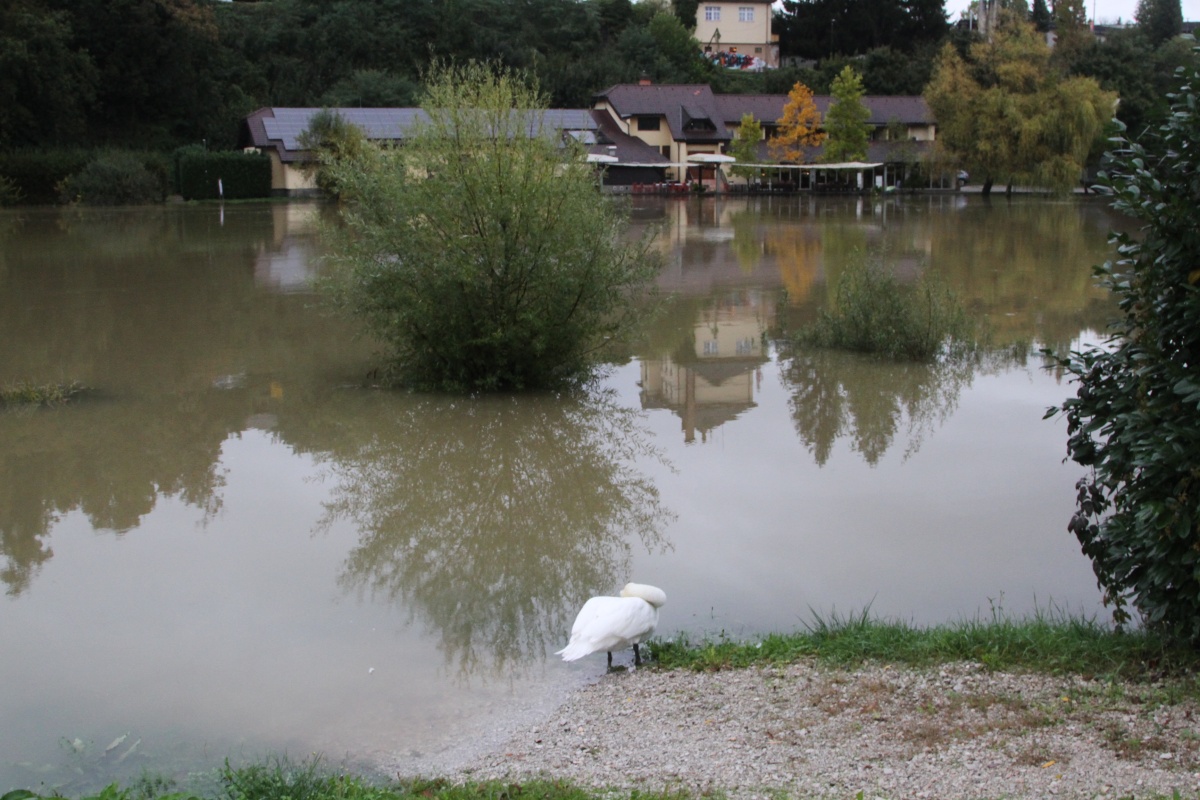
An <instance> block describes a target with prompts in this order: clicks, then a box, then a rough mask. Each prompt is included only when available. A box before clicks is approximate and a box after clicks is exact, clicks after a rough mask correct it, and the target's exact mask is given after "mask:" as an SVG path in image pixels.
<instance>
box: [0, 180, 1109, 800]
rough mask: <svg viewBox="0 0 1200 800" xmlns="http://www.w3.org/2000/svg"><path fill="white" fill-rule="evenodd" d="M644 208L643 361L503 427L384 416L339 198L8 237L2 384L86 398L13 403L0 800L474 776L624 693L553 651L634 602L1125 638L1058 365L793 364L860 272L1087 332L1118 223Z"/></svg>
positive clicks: (406, 402)
mask: <svg viewBox="0 0 1200 800" xmlns="http://www.w3.org/2000/svg"><path fill="white" fill-rule="evenodd" d="M635 202H636V207H635V208H634V209H633V214H634V219H635V221H636V223H637V225H638V226H639V227H642V226H648V225H653V226H663V227H662V230H661V232H660V233H659V245H658V246H659V247H661V249H662V251H663V254H664V256H665V259H666V266H665V268H664V271H663V273H662V275H661V277H660V280H659V283H660V286H661V288H662V289H663V290H664V293H665V295H666V296H667V298H668V300H667V302H666V304H665V308H664V309H663V312H662V314H661V315H660V316H658V317H657V318H656V320H655V323H654V325H653V326H652V327H651V329H650V331H649V335H648V337H647V339H646V341H644V342H642V343H640V344H639V345H637V346H636V347H634V349H633V350H632V351H631V352H630V353H629V357H628V358H627V359H626V360H624V361H623V363H620V364H617V365H615V366H614V367H613V369H612V371H611V373H610V374H608V375H607V376H606V377H605V378H604V379H603V381H602V383H601V385H600V386H598V387H597V388H595V389H594V390H593V391H591V392H589V393H587V394H586V395H583V396H578V397H568V396H557V395H546V396H521V397H500V398H482V399H464V398H454V397H441V396H427V395H419V394H410V393H402V392H386V391H377V390H370V389H364V388H361V386H362V383H363V378H364V376H366V375H367V374H368V373H369V372H370V370H371V369H372V366H373V364H374V359H373V355H374V354H373V348H372V346H371V345H370V343H369V342H365V341H362V340H360V339H357V338H356V337H355V335H354V334H355V331H354V328H353V326H352V325H351V324H348V323H347V322H346V321H344V320H342V319H339V318H338V317H336V316H333V315H331V314H329V313H328V312H327V310H326V309H325V308H323V307H322V306H321V304H320V302H319V298H318V297H317V296H316V295H315V294H313V292H312V290H311V280H312V278H313V277H314V275H316V274H317V273H318V271H319V265H318V261H317V259H316V252H317V242H316V238H315V222H316V220H317V218H318V217H319V216H320V215H321V213H323V211H322V209H321V208H320V207H319V206H316V205H312V204H302V203H293V204H262V205H234V206H227V207H225V208H220V207H218V206H207V205H206V206H187V207H165V208H144V209H120V210H74V209H72V210H58V209H35V210H22V211H15V212H14V211H6V212H2V213H0V384H11V383H14V382H18V381H25V382H33V383H40V382H50V381H72V380H75V381H80V382H82V383H83V384H85V385H87V386H88V387H91V388H92V391H91V392H90V393H89V394H88V395H87V396H86V397H85V398H84V399H82V400H81V401H79V402H78V403H74V404H71V405H68V406H65V407H60V408H54V409H41V410H29V409H22V410H9V411H7V412H0V582H2V584H3V589H4V592H5V596H4V597H3V599H0V641H3V643H4V657H3V658H2V659H0V792H3V791H5V790H8V789H11V788H17V787H26V788H34V789H40V790H43V791H49V790H51V789H56V788H57V789H60V790H62V791H64V792H65V793H68V794H78V793H79V792H80V791H84V790H91V789H95V788H96V787H97V786H101V785H103V784H104V783H106V782H108V781H109V780H113V779H121V780H126V781H128V780H131V779H132V778H134V777H136V776H137V775H139V774H141V773H142V771H143V770H147V771H149V772H151V773H161V774H165V775H168V776H171V777H173V778H175V779H178V780H181V781H184V782H188V781H196V780H203V779H204V777H205V776H211V775H212V771H213V770H214V769H215V768H218V767H219V766H220V765H221V764H222V763H223V762H224V760H225V759H226V758H228V759H230V760H231V761H232V762H233V763H238V762H239V761H241V760H244V759H258V758H261V757H263V755H264V754H266V753H272V752H273V753H286V754H288V755H289V756H292V757H306V756H308V755H309V754H311V753H321V754H323V756H324V757H325V758H326V759H327V760H329V761H333V762H341V761H343V760H347V761H353V762H355V763H366V764H372V765H377V766H380V767H381V768H382V769H384V770H386V771H389V772H391V773H392V774H395V773H396V772H413V771H417V770H422V769H430V768H432V767H435V766H439V765H453V764H455V763H459V762H460V761H461V760H462V759H464V758H467V757H469V756H470V755H471V753H473V752H476V751H477V750H478V749H479V748H481V747H486V746H488V745H489V744H491V743H494V742H495V741H497V740H498V738H499V737H502V736H503V735H504V733H505V731H507V730H509V729H511V727H512V726H513V725H514V724H515V723H516V722H517V721H518V720H520V719H521V718H523V717H527V716H530V715H536V714H538V713H540V712H542V711H544V710H546V709H548V708H550V707H552V705H553V704H554V703H555V702H556V701H557V700H558V699H559V698H561V697H562V695H563V693H565V692H566V691H568V690H569V689H570V688H572V687H574V686H577V685H578V684H579V683H580V682H581V681H584V680H588V679H591V678H594V677H595V676H596V675H598V674H599V673H600V672H602V670H603V663H604V657H603V655H599V656H594V657H591V658H589V659H585V660H583V661H581V662H577V663H574V664H571V665H566V664H563V663H561V662H560V661H558V660H557V659H556V658H555V657H554V656H553V654H552V653H553V651H554V650H556V649H558V648H560V647H561V646H562V645H563V644H564V643H565V639H566V634H567V632H568V630H569V628H570V624H571V620H572V618H573V616H574V613H575V610H576V609H577V608H578V606H579V604H580V603H581V602H582V601H583V600H584V599H585V598H586V597H588V596H589V595H591V594H596V593H614V592H615V591H616V590H617V589H619V587H620V586H621V585H622V584H623V583H624V582H625V581H627V580H638V581H641V582H647V583H653V584H656V585H658V586H661V587H663V588H664V589H665V590H666V592H667V595H668V598H669V602H668V605H667V606H665V607H664V609H663V612H662V621H661V627H660V633H662V634H664V635H667V636H672V635H675V634H677V633H680V632H687V633H688V634H689V635H692V636H693V637H698V636H703V635H727V636H732V637H753V636H757V635H759V634H763V633H766V632H771V631H789V630H795V629H797V628H800V627H801V626H803V625H804V624H805V623H806V622H810V621H811V620H812V619H813V614H819V615H824V616H827V617H828V616H830V615H842V614H854V613H857V612H860V611H862V610H863V609H865V608H868V607H869V608H870V611H871V613H872V614H874V615H877V616H880V617H888V618H897V619H902V620H908V621H911V622H914V623H918V624H927V623H939V622H945V621H953V620H959V619H964V618H974V617H977V616H983V617H987V616H989V615H991V614H992V613H1000V612H1003V613H1011V614H1016V615H1021V614H1027V613H1030V612H1033V611H1035V610H1039V609H1040V610H1052V609H1058V610H1065V611H1069V612H1072V613H1083V614H1098V615H1103V610H1102V608H1101V605H1100V597H1099V592H1098V590H1097V589H1096V586H1095V581H1094V579H1093V577H1092V574H1091V569H1090V566H1089V564H1088V563H1087V561H1086V560H1085V559H1084V558H1083V556H1082V555H1080V553H1079V550H1078V546H1077V545H1076V543H1075V542H1074V539H1073V538H1072V537H1071V535H1070V534H1068V533H1067V531H1066V523H1067V521H1068V519H1069V517H1070V515H1071V511H1072V508H1073V488H1072V487H1073V485H1074V482H1075V481H1076V480H1077V478H1078V477H1079V470H1078V468H1076V467H1075V466H1074V465H1072V464H1064V463H1063V462H1062V459H1063V455H1064V453H1065V429H1064V425H1063V423H1062V421H1061V420H1057V419H1052V420H1043V419H1042V417H1043V413H1044V411H1045V409H1046V408H1047V407H1048V406H1051V405H1053V404H1056V403H1058V402H1060V401H1061V400H1062V399H1063V398H1064V397H1066V396H1067V395H1068V394H1069V392H1070V388H1069V385H1068V384H1067V383H1066V382H1064V381H1063V380H1062V379H1061V378H1060V377H1058V376H1056V375H1054V374H1053V373H1051V372H1048V371H1046V370H1045V369H1044V368H1043V363H1042V360H1041V358H1040V357H1039V356H1037V355H1029V356H1027V357H1012V356H1011V355H1010V356H1008V357H994V358H989V359H985V360H983V361H981V362H980V363H979V364H975V365H970V366H957V367H945V366H944V367H927V366H914V365H903V366H897V365H887V364H881V363H878V362H875V361H873V360H871V359H867V358H862V357H856V356H849V355H842V354H836V353H823V352H805V353H794V354H786V355H782V356H781V354H780V350H779V349H778V347H777V346H776V342H777V341H778V340H777V335H778V332H779V331H781V330H786V329H788V328H791V327H794V326H795V325H798V324H802V323H804V322H805V321H807V320H810V319H812V318H813V316H814V315H815V314H816V313H817V312H818V311H819V309H820V308H821V307H822V306H823V305H824V303H825V302H826V298H827V295H828V294H829V292H830V286H831V282H832V281H834V280H836V277H837V275H838V273H839V271H840V270H842V269H844V268H845V265H846V264H847V263H849V262H850V261H851V260H852V259H854V258H857V257H861V256H860V255H859V254H861V253H862V252H864V251H869V252H876V253H879V254H881V255H880V257H881V258H884V259H885V260H886V261H887V262H888V263H890V264H892V265H893V266H894V267H895V268H896V269H897V271H898V273H899V274H900V275H901V276H904V277H915V276H916V275H917V274H919V273H920V272H921V271H922V270H925V269H935V270H937V271H939V272H940V273H941V274H942V275H944V276H945V277H946V279H947V280H948V281H949V282H950V283H951V285H952V286H953V287H954V288H955V290H956V291H957V292H958V293H959V295H960V296H961V297H962V298H963V299H964V301H965V302H966V303H967V304H968V307H969V309H970V310H971V313H972V314H973V315H975V316H977V317H978V318H979V319H980V320H981V321H984V322H986V323H987V325H988V326H989V328H990V329H991V330H992V332H993V335H994V336H995V337H996V340H997V341H1019V342H1023V343H1025V345H1026V346H1027V347H1029V348H1035V347H1038V346H1042V345H1047V346H1050V347H1054V348H1057V349H1059V350H1060V351H1061V350H1064V349H1066V348H1069V347H1072V346H1078V344H1079V342H1080V341H1097V340H1098V339H1099V338H1100V336H1101V334H1100V333H1099V332H1100V331H1102V330H1103V326H1104V324H1105V322H1106V320H1107V318H1108V317H1109V316H1110V314H1111V313H1112V308H1111V306H1110V305H1109V303H1108V301H1107V298H1106V297H1105V296H1104V294H1103V293H1102V292H1100V291H1099V290H1097V289H1096V288H1095V287H1094V286H1093V283H1092V279H1091V266H1092V265H1094V264H1097V263H1100V262H1102V261H1104V260H1105V259H1106V258H1107V257H1108V246H1107V244H1106V233H1107V231H1108V229H1109V228H1110V227H1112V226H1113V225H1115V224H1117V223H1116V221H1115V220H1114V219H1113V218H1111V217H1110V215H1109V214H1108V212H1107V210H1106V209H1105V208H1104V207H1103V206H1102V205H1100V204H1098V203H1095V202H1089V201H1087V200H1078V199H1077V200H1062V201H1054V200H1045V199H1035V198H1018V199H1014V200H1012V201H1011V202H1010V201H1008V200H1005V199H1004V198H998V199H994V200H993V201H992V202H991V203H990V204H989V203H985V202H983V201H982V200H981V199H980V198H978V197H970V198H968V197H963V196H938V197H916V198H888V199H884V200H865V199H864V200H859V199H846V198H733V197H725V198H713V197H708V198H684V199H676V198H669V199H665V198H654V197H646V198H637V199H636V201H635ZM1031 352H1032V350H1031ZM621 658H623V659H626V660H627V659H628V656H627V655H624V654H623V655H621Z"/></svg>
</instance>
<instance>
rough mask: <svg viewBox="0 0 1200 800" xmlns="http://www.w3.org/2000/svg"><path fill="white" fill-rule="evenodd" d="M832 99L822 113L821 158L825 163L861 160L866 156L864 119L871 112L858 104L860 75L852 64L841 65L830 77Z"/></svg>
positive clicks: (865, 123)
mask: <svg viewBox="0 0 1200 800" xmlns="http://www.w3.org/2000/svg"><path fill="white" fill-rule="evenodd" d="M831 94H832V95H833V101H832V104H831V105H830V106H829V111H827V112H826V113H825V133H826V134H827V135H828V136H829V138H828V140H826V142H825V152H824V153H823V154H822V158H821V160H822V161H824V162H825V163H827V164H837V163H840V162H843V161H862V160H863V159H865V158H866V157H867V141H868V139H867V136H868V133H869V131H870V128H869V127H868V126H867V120H869V119H870V118H871V112H870V111H869V110H868V109H867V107H866V106H864V105H863V104H862V97H863V84H862V76H860V75H859V74H858V73H857V72H855V71H854V68H853V67H850V66H847V67H844V68H843V69H842V71H841V73H839V74H838V76H837V77H836V78H834V79H833V86H832V92H831Z"/></svg>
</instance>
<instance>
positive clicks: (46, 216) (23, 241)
mask: <svg viewBox="0 0 1200 800" xmlns="http://www.w3.org/2000/svg"><path fill="white" fill-rule="evenodd" d="M305 208H306V207H305V206H303V205H295V206H289V207H288V208H286V209H285V208H282V207H280V206H257V207H249V206H238V207H234V208H231V209H229V210H228V211H227V212H226V213H224V214H223V215H222V214H221V212H219V211H218V210H217V209H215V208H211V207H209V208H193V207H174V206H171V207H163V208H158V209H144V208H141V209H95V210H93V209H66V210H58V209H49V210H48V209H31V210H27V211H22V212H21V215H20V216H19V217H15V216H9V215H7V214H6V215H4V216H0V220H6V219H7V220H11V219H17V220H18V221H19V224H17V225H16V228H15V229H14V230H13V231H11V232H10V233H9V235H8V236H7V238H6V239H5V240H4V247H3V248H2V250H3V256H2V257H3V262H2V264H0V342H3V343H4V346H3V347H2V348H0V351H2V357H0V383H7V382H16V381H28V382H32V383H38V382H54V381H61V380H78V381H80V382H81V383H83V384H84V385H86V386H88V387H90V388H91V389H92V390H94V391H92V392H90V393H88V394H86V395H84V396H83V397H82V398H80V399H78V400H75V401H73V402H71V403H69V404H68V405H66V406H63V407H59V408H54V409H17V410H9V411H3V412H0V559H3V560H4V562H5V563H3V564H2V565H0V566H2V568H0V580H2V581H3V582H4V583H5V585H6V588H7V591H8V593H9V594H19V593H20V592H23V591H24V590H25V589H27V588H28V587H29V585H30V582H31V581H32V579H33V577H34V575H35V574H36V573H37V570H38V568H39V567H40V565H42V564H44V563H45V562H46V561H47V560H48V559H49V558H50V557H51V556H52V551H51V550H50V548H49V547H48V545H47V543H46V537H47V536H48V535H49V533H50V531H51V529H52V527H53V525H54V523H55V522H56V521H57V520H58V519H60V518H61V517H63V516H65V515H67V514H70V513H75V512H78V513H82V514H84V515H85V516H86V517H87V518H88V520H89V522H90V523H91V525H92V526H93V527H94V528H96V529H100V530H109V531H116V532H123V531H128V530H131V529H132V528H134V527H136V526H137V525H138V524H139V523H140V521H141V519H142V518H143V517H144V516H145V515H146V514H148V513H149V512H151V511H152V510H153V509H154V508H155V506H156V504H157V503H158V500H159V498H162V497H175V498H178V499H179V500H181V501H183V502H185V503H188V504H191V505H193V506H195V507H196V508H198V509H199V510H200V512H201V514H202V515H203V516H204V517H208V516H211V515H212V514H213V513H215V512H216V511H217V509H219V508H220V503H221V498H220V488H221V484H222V476H221V472H220V467H219V457H220V452H221V445H222V443H223V442H224V441H225V440H226V439H227V438H228V437H229V436H230V434H232V433H234V432H236V431H240V430H243V429H244V428H245V427H246V424H247V419H249V418H251V417H253V416H254V415H255V414H258V413H262V412H268V413H274V412H277V411H279V406H280V405H281V404H282V403H283V402H284V401H282V400H281V399H280V398H277V397H275V396H274V393H273V391H272V390H271V389H270V388H269V387H270V386H271V384H272V382H273V381H274V382H276V383H277V384H278V385H279V386H280V387H281V392H282V387H284V386H286V389H287V401H286V402H287V403H289V404H294V403H296V402H297V401H298V400H300V398H301V396H302V394H303V392H302V391H298V386H297V381H294V380H292V379H291V377H292V376H293V375H294V374H296V372H298V373H299V374H301V375H308V374H310V372H311V371H312V370H313V369H315V368H316V367H315V366H314V365H319V364H328V363H331V362H334V363H345V364H353V363H355V361H354V358H355V357H359V358H361V356H359V352H360V350H359V348H358V347H355V348H353V351H352V352H353V353H354V355H353V356H351V357H347V356H346V353H347V352H348V351H349V350H350V348H349V347H348V346H347V344H346V342H348V341H349V336H348V335H347V333H346V331H345V329H343V328H342V327H340V326H339V323H337V322H336V321H334V320H331V319H330V318H327V317H323V316H321V315H319V314H316V313H314V311H313V310H312V309H311V308H310V304H311V298H306V297H301V296H282V295H278V294H272V293H264V292H262V291H260V290H259V288H258V287H256V286H255V283H254V274H253V265H254V263H255V260H256V258H257V257H258V256H260V255H261V254H263V253H267V254H270V253H274V252H278V251H280V250H281V249H283V248H285V247H286V246H287V245H288V242H289V241H290V240H289V238H288V237H289V234H288V231H289V230H291V229H292V227H293V226H294V224H295V222H296V219H295V218H296V217H297V216H298V215H299V214H300V212H302V211H303V210H304V209H305ZM308 208H311V207H308ZM289 209H290V211H289ZM281 215H282V216H281ZM279 365H287V367H286V368H281V367H280V366H279ZM293 370H294V371H295V372H293Z"/></svg>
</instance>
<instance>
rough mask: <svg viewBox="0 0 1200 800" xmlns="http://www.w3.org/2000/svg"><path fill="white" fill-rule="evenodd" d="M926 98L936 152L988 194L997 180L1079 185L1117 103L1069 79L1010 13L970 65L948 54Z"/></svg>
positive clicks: (947, 50)
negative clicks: (932, 119) (979, 183)
mask: <svg viewBox="0 0 1200 800" xmlns="http://www.w3.org/2000/svg"><path fill="white" fill-rule="evenodd" d="M925 99H926V100H927V101H928V103H929V106H930V108H931V109H932V111H933V113H934V116H935V117H936V118H937V120H938V139H937V146H938V152H939V153H940V154H941V156H942V157H943V158H944V159H945V160H947V161H948V162H950V163H951V164H954V165H957V166H961V167H965V168H966V169H968V170H970V171H971V172H972V173H975V174H977V175H979V176H981V177H982V179H983V182H984V188H983V190H984V192H985V193H987V192H989V191H990V190H991V187H992V185H993V183H995V182H1003V183H1008V184H1009V186H1011V185H1012V183H1013V182H1016V181H1021V182H1026V183H1029V184H1031V185H1034V186H1039V187H1042V188H1046V189H1051V190H1056V191H1068V190H1070V189H1071V188H1073V187H1075V186H1077V185H1078V182H1079V180H1080V178H1081V176H1082V172H1083V168H1084V166H1085V164H1086V162H1087V159H1088V157H1089V154H1090V153H1091V152H1092V150H1093V149H1094V148H1098V146H1099V145H1100V144H1101V142H1100V135H1101V132H1102V131H1103V129H1104V126H1105V125H1106V124H1107V122H1108V121H1109V120H1110V119H1111V117H1112V114H1113V111H1114V108H1115V104H1116V95H1115V94H1113V93H1111V92H1105V91H1103V90H1102V89H1101V88H1100V86H1099V84H1097V83H1096V81H1094V80H1093V79H1091V78H1082V77H1074V78H1068V77H1064V75H1063V74H1062V72H1061V71H1059V70H1058V69H1055V68H1054V67H1053V65H1051V64H1050V49H1049V47H1048V46H1047V45H1046V43H1045V41H1044V40H1043V39H1042V37H1041V36H1040V34H1038V33H1037V31H1036V30H1035V29H1034V27H1033V25H1032V24H1030V23H1029V22H1026V21H1025V20H1024V19H1022V18H1021V17H1020V15H1018V14H1016V13H1015V12H1012V11H1010V10H1003V11H1002V12H1001V14H1000V24H999V26H998V29H997V30H996V31H995V34H994V36H993V38H992V40H991V41H988V42H978V43H976V44H974V45H972V46H971V49H970V56H969V59H963V58H962V57H961V56H960V55H959V54H958V52H957V51H956V50H955V49H954V47H953V46H951V45H949V44H947V45H946V46H945V47H944V48H943V49H942V52H941V54H940V55H939V57H938V63H937V66H936V67H935V69H934V76H933V78H932V79H931V80H930V83H929V86H928V87H926V90H925Z"/></svg>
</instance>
